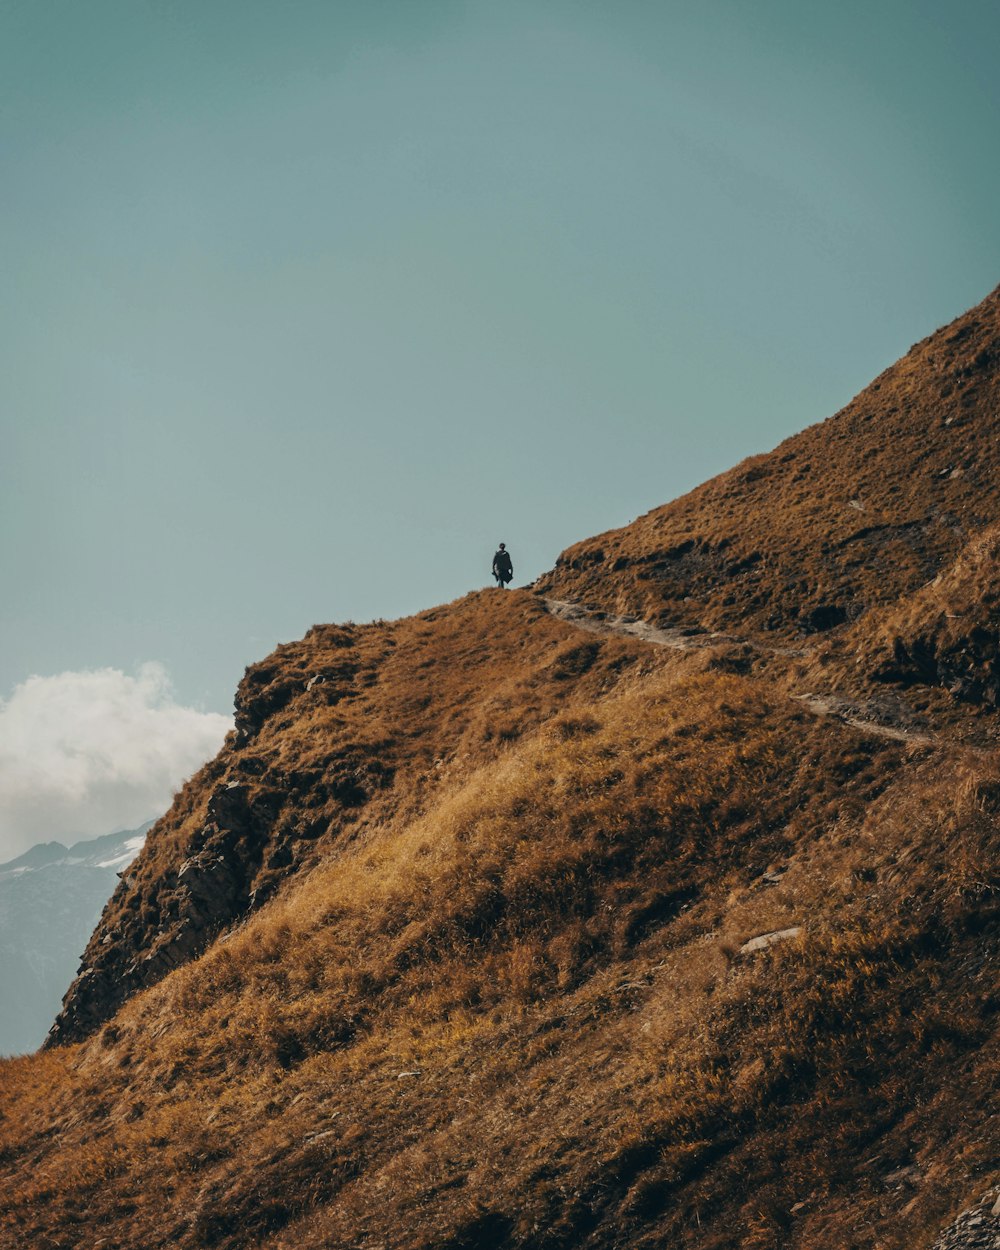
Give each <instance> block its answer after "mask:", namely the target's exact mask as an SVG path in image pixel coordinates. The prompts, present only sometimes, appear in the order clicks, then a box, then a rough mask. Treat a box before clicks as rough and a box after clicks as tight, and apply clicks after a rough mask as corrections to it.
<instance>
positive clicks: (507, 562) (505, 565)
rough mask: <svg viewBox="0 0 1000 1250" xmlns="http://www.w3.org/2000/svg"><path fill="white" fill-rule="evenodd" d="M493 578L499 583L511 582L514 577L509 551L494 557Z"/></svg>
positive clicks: (499, 552)
mask: <svg viewBox="0 0 1000 1250" xmlns="http://www.w3.org/2000/svg"><path fill="white" fill-rule="evenodd" d="M493 576H494V577H495V578H496V579H497V581H498V582H509V581H510V579H511V578H512V577H513V576H514V566H513V564H512V563H511V559H510V552H509V551H498V552H497V553H496V555H495V556H494V557H493Z"/></svg>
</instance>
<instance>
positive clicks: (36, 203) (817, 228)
mask: <svg viewBox="0 0 1000 1250" xmlns="http://www.w3.org/2000/svg"><path fill="white" fill-rule="evenodd" d="M998 54H1000V10H998V9H997V7H996V5H995V4H993V3H985V2H984V3H976V2H969V0H957V2H956V3H955V4H952V5H949V6H945V5H942V4H941V3H940V0H935V2H934V3H930V2H924V0H907V2H905V3H904V2H901V0H883V2H879V0H875V2H874V3H873V2H872V0H866V2H865V3H859V2H857V0H841V2H840V3H838V4H836V5H833V4H829V3H824V4H818V3H812V2H811V0H794V2H793V0H787V2H786V0H759V2H758V0H733V2H731V3H727V2H724V0H689V2H685V0H676V2H671V0H661V2H659V3H653V2H652V0H648V2H640V0H617V2H616V3H615V4H607V3H597V2H596V0H593V2H589V3H588V2H586V0H581V2H579V3H573V2H572V0H531V2H530V3H521V2H519V0H502V2H499V0H494V2H492V3H476V2H469V3H463V2H460V0H449V2H446V0H399V2H395V3H394V2H391V0H362V2H358V3H354V2H353V0H325V2H323V3H320V2H313V3H309V2H306V0H300V2H296V0H286V2H285V3H281V4H276V3H271V2H269V3H262V2H260V0H239V2H238V3H237V2H232V3H231V2H229V0H155V2H152V0H87V3H86V4H82V3H77V2H74V0H59V2H58V3H53V2H51V0H0V272H2V274H3V291H4V297H5V298H4V299H3V305H2V312H0V317H2V325H0V353H2V361H0V440H2V441H0V475H2V478H0V522H2V535H3V543H2V552H0V588H2V599H0V697H6V696H7V695H8V694H9V692H10V691H11V690H12V689H13V688H14V686H15V685H16V684H17V683H21V682H23V681H24V680H25V679H26V678H27V677H28V676H29V675H31V674H39V675H42V676H47V675H51V674H57V673H61V672H63V671H65V670H85V669H93V668H104V667H111V668H118V669H122V670H124V671H126V672H134V671H137V670H138V666H140V665H141V664H143V663H146V662H158V663H161V664H163V665H165V667H166V670H167V672H168V673H169V675H170V677H171V678H172V680H173V683H174V686H175V689H176V692H177V698H178V699H179V700H180V701H181V702H182V703H184V704H188V705H193V706H194V707H196V708H201V709H203V710H205V711H214V712H228V710H229V709H230V707H231V701H232V693H233V690H234V688H235V685H236V682H237V680H238V679H239V677H240V675H241V673H242V670H243V667H244V665H245V664H247V663H249V662H251V661H253V660H255V659H258V658H260V657H261V656H263V655H264V654H266V653H267V652H268V651H269V650H270V649H271V648H272V646H273V645H274V644H275V643H276V642H277V641H279V640H283V639H288V638H293V637H299V636H300V635H301V634H302V633H303V632H304V631H305V630H306V629H307V628H308V627H309V626H310V625H312V624H313V623H314V622H318V621H329V620H344V619H354V620H365V619H369V618H372V617H379V616H382V617H394V616H399V615H403V614H406V613H409V612H412V611H415V610H417V609H419V608H421V607H425V606H429V605H430V604H433V603H435V602H439V601H442V600H447V599H450V598H453V597H455V596H457V595H459V594H462V593H464V592H465V591H466V590H468V589H471V588H475V587H479V586H482V585H485V584H486V583H487V582H488V581H489V565H490V560H491V557H492V553H493V549H494V546H495V544H496V542H497V541H498V540H499V539H504V540H506V542H507V543H508V545H509V547H510V548H511V550H512V551H513V554H514V559H515V574H516V576H515V583H516V584H517V583H521V582H524V581H528V580H530V579H531V578H533V577H534V576H535V575H536V574H537V573H538V572H540V571H541V570H542V569H544V568H547V567H550V566H551V565H552V563H553V562H554V560H555V558H556V556H557V555H558V553H559V551H560V550H561V549H562V548H563V547H564V546H566V545H568V544H569V543H570V542H572V541H575V540H577V539H579V538H583V537H585V536H587V535H589V534H592V533H596V532H598V531H600V530H603V529H606V528H609V527H611V526H615V525H620V524H623V523H626V522H628V521H630V520H631V519H632V518H633V517H635V516H636V515H638V514H639V513H641V512H643V511H646V510H647V509H649V508H650V507H652V506H654V505H656V504H659V503H662V502H664V501H665V500H667V499H669V498H671V497H673V496H675V495H677V494H679V493H681V492H683V491H685V490H686V489H688V488H690V487H692V486H694V485H695V484H696V483H697V482H699V481H701V480H703V479H704V478H705V477H707V476H709V475H711V474H713V473H715V472H717V471H719V470H721V469H723V468H726V467H728V466H729V465H730V464H732V463H734V462H735V461H737V460H739V459H741V458H742V457H743V456H745V455H747V454H749V453H751V452H755V451H761V450H765V449H767V448H769V447H771V446H773V445H774V444H775V443H776V442H777V441H779V440H780V439H781V438H783V437H784V436H786V435H787V434H790V433H792V432H793V431H795V430H797V429H800V428H802V427H803V426H805V425H808V424H810V423H811V422H813V421H816V420H819V419H821V418H823V417H825V416H828V415H830V414H831V413H832V412H834V411H835V410H836V409H837V408H839V407H840V406H842V405H843V404H844V403H846V402H847V400H848V399H849V398H850V397H851V396H852V395H853V394H854V393H855V392H856V391H857V390H859V389H860V388H861V387H862V386H863V385H864V384H866V383H867V382H868V381H869V380H870V379H871V378H872V377H873V376H874V375H875V374H876V373H878V372H879V371H880V370H881V369H883V368H884V367H885V366H886V365H888V364H889V363H890V362H891V361H893V360H894V359H896V358H897V357H898V356H899V355H901V354H902V353H903V352H905V351H906V350H907V348H908V347H909V346H910V344H911V343H912V342H914V341H915V340H917V339H918V338H921V337H923V336H924V335H925V334H927V333H929V332H930V331H932V330H933V329H935V328H936V327H937V326H938V325H940V324H941V323H943V322H945V321H947V320H949V319H950V318H952V317H954V316H956V315H957V314H958V313H960V312H962V311H963V310H964V309H965V308H967V307H968V306H970V305H972V304H974V303H976V302H977V301H978V300H979V299H981V298H982V297H983V296H984V295H986V294H987V293H988V292H989V291H990V290H991V289H992V288H993V287H994V286H995V285H996V284H997V282H998V281H1000V234H998V230H997V221H998V219H1000V213H998V207H1000V150H998V149H1000V85H998V83H1000V75H998V74H997V72H996V66H997V63H998V59H1000V55H998Z"/></svg>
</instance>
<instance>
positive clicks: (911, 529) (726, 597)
mask: <svg viewBox="0 0 1000 1250" xmlns="http://www.w3.org/2000/svg"><path fill="white" fill-rule="evenodd" d="M998 437H1000V288H998V290H996V291H994V292H993V293H992V295H990V296H989V297H988V298H987V299H985V300H984V301H983V302H982V303H981V304H980V305H979V306H978V307H976V308H974V309H972V310H971V311H970V312H968V313H966V314H965V315H964V316H963V317H960V318H959V319H958V320H957V321H955V322H953V323H952V324H951V325H948V326H945V327H944V328H943V329H941V330H939V331H937V333H935V334H933V335H931V336H930V337H929V338H928V339H925V340H924V341H923V342H921V343H918V344H917V345H916V346H914V347H913V348H912V349H911V351H910V352H909V353H908V354H907V355H906V356H905V357H904V358H903V359H902V360H900V361H899V362H898V363H897V364H895V365H893V366H892V368H890V369H887V370H886V371H885V372H884V373H883V374H882V375H881V376H880V377H878V378H877V379H876V380H875V381H874V382H873V383H872V384H871V385H870V386H869V387H867V388H866V389H865V390H864V391H862V392H861V394H860V395H858V396H857V397H856V398H855V399H854V400H852V401H851V403H849V404H848V405H847V406H846V407H845V408H844V409H843V410H842V411H841V412H839V413H838V414H837V415H836V416H834V417H831V418H830V419H829V420H827V421H824V422H822V423H821V424H818V425H814V426H811V427H810V428H809V429H807V430H805V431H803V432H802V433H801V434H797V435H795V436H794V437H793V438H789V439H787V440H786V441H785V442H784V443H782V444H781V445H780V446H779V447H777V448H776V449H775V450H774V451H773V452H770V453H769V454H767V455H762V456H754V457H751V458H750V459H749V460H746V461H744V462H743V463H742V464H740V465H737V466H736V467H735V468H734V469H731V470H730V471H729V472H727V473H723V474H721V475H720V476H719V477H717V478H713V479H712V480H711V481H709V482H706V483H705V484H704V485H702V486H699V487H698V488H697V489H696V490H693V491H692V492H691V493H690V494H688V495H685V496H684V497H683V498H681V499H677V500H674V501H673V502H672V503H669V504H666V505H664V506H663V507H660V508H656V509H654V510H653V511H652V512H650V513H647V514H646V515H645V516H643V517H640V518H639V519H638V520H637V521H635V522H633V523H632V524H631V525H628V526H626V527H625V528H623V529H620V530H613V531H610V532H609V533H606V534H600V535H598V536H597V537H595V538H590V539H587V540H586V541H585V542H582V543H578V544H577V545H576V546H574V547H571V548H569V550H568V551H566V552H564V553H563V555H562V556H560V558H559V561H558V564H557V566H556V568H555V570H554V572H553V573H552V574H550V575H548V576H547V577H545V578H543V579H542V581H541V582H540V588H541V589H542V590H543V591H544V592H545V593H550V594H552V595H554V596H555V597H557V598H561V599H572V600H576V601H578V602H581V603H588V604H592V605H594V606H597V607H603V608H605V609H611V610H613V611H616V612H634V613H639V614H641V615H642V616H644V617H645V618H646V619H648V620H657V619H660V618H662V619H663V620H664V621H665V622H667V623H670V624H688V625H701V626H703V627H707V628H711V629H726V630H731V631H735V632H738V633H742V634H747V633H750V634H756V633H760V632H777V633H779V634H780V633H789V632H791V633H803V632H804V633H807V634H808V633H814V632H817V631H826V630H828V629H830V628H835V627H837V626H838V625H840V624H842V623H844V622H848V621H852V620H856V619H857V618H858V617H860V616H863V614H864V613H865V612H866V611H867V610H868V609H869V608H871V607H873V606H877V605H882V604H887V603H891V602H892V601H894V600H895V599H897V598H899V597H900V596H901V595H905V594H910V593H913V592H914V591H916V590H917V589H918V588H919V587H920V586H921V585H923V584H924V583H925V582H926V581H928V580H930V579H931V578H933V577H934V576H936V574H937V573H938V572H939V571H940V570H941V569H942V568H943V567H945V566H946V565H947V564H948V563H949V562H950V561H951V560H953V559H954V558H955V557H956V556H957V554H958V552H959V551H960V550H961V548H962V547H963V545H964V544H965V543H966V542H968V541H969V540H970V539H971V538H972V537H973V536H975V535H976V534H977V533H978V532H979V531H980V530H982V529H983V528H984V527H985V526H987V525H990V524H992V523H994V522H995V520H996V515H997V510H996V501H997V498H998V497H1000V462H998V460H997V457H996V456H995V454H994V452H993V448H994V447H995V445H996V441H997V439H998Z"/></svg>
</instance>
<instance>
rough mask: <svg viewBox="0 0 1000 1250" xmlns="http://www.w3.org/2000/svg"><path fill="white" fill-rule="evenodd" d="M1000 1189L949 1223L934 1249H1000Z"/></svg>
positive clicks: (993, 1191)
mask: <svg viewBox="0 0 1000 1250" xmlns="http://www.w3.org/2000/svg"><path fill="white" fill-rule="evenodd" d="M998 1194H1000V1190H997V1189H994V1190H992V1191H991V1192H990V1193H989V1194H987V1195H986V1197H985V1198H983V1200H982V1201H981V1202H979V1203H977V1204H976V1205H975V1206H974V1207H969V1209H968V1210H966V1211H963V1212H962V1213H961V1215H959V1216H958V1217H957V1218H956V1219H955V1220H954V1222H953V1223H951V1224H949V1225H948V1227H947V1228H946V1229H945V1230H944V1232H943V1233H942V1234H941V1236H940V1237H938V1239H937V1241H935V1243H934V1247H933V1250H1000V1197H997V1195H998Z"/></svg>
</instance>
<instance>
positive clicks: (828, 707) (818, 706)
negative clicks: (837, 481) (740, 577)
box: [542, 598, 975, 749]
mask: <svg viewBox="0 0 1000 1250" xmlns="http://www.w3.org/2000/svg"><path fill="white" fill-rule="evenodd" d="M542 603H543V604H544V605H545V608H546V610H547V611H548V612H549V613H550V614H551V615H552V616H555V617H558V618H559V620H561V621H565V622H566V623H567V624H569V625H574V626H576V628H577V629H583V630H586V631H587V632H588V633H591V634H618V635H620V636H622V637H628V638H638V639H639V640H640V642H648V643H651V644H652V645H653V646H657V647H671V648H672V649H673V650H675V651H702V650H706V649H708V648H713V647H721V646H726V645H727V644H728V645H731V646H742V647H748V648H751V649H752V650H754V651H756V652H758V653H762V654H764V653H766V654H769V655H787V656H806V655H810V654H811V650H810V649H809V648H805V649H796V648H792V647H787V648H786V647H768V646H761V645H760V644H758V643H754V642H751V640H750V639H749V638H741V637H737V636H736V635H734V634H725V633H721V632H715V633H711V632H709V631H708V630H703V629H698V628H696V627H684V628H681V627H668V628H662V627H661V626H657V625H651V624H650V623H649V622H648V621H644V620H641V619H640V618H639V617H637V616H631V615H628V614H621V615H615V614H614V613H610V612H602V611H595V610H593V609H590V608H585V607H583V606H582V605H581V604H578V603H571V602H569V601H568V600H565V599H547V598H543V599H542ZM789 697H790V698H792V699H794V700H795V701H796V702H797V703H799V704H800V705H801V706H802V707H804V708H805V709H806V710H807V711H809V712H812V713H813V715H814V716H830V717H833V718H834V719H835V720H839V721H841V722H842V723H843V724H845V725H850V726H851V728H852V729H860V730H862V731H863V732H864V733H870V734H874V735H875V736H876V737H879V738H887V739H889V740H891V741H893V742H905V743H908V744H909V745H911V746H917V747H934V746H942V745H945V743H943V742H942V741H941V740H940V739H938V738H935V737H934V736H932V735H931V734H926V733H920V732H918V731H917V730H914V729H906V728H903V727H902V726H900V725H887V724H884V723H883V722H882V721H880V720H879V719H877V717H878V716H879V715H880V710H879V709H878V708H876V706H875V705H873V704H872V703H867V702H865V701H863V700H856V699H847V698H844V697H843V696H840V695H818V694H791V695H790V696H789ZM882 714H884V713H882ZM963 745H964V744H963ZM972 749H975V748H972Z"/></svg>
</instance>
